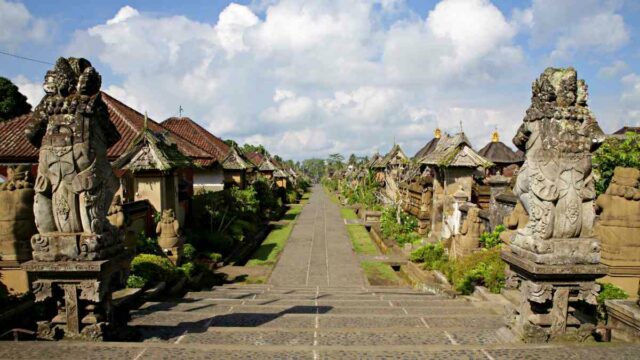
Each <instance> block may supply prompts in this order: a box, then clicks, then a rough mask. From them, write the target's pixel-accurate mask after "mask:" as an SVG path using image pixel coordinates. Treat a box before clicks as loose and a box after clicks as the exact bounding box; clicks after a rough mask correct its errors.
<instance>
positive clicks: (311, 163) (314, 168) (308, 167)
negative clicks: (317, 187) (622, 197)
mask: <svg viewBox="0 0 640 360" xmlns="http://www.w3.org/2000/svg"><path fill="white" fill-rule="evenodd" d="M300 167H301V169H302V171H303V172H304V173H305V174H306V175H307V176H308V177H310V178H311V179H314V180H316V181H317V180H319V179H320V178H321V177H322V176H323V175H324V171H325V162H324V160H322V159H315V158H314V159H305V160H303V161H302V164H301V165H300Z"/></svg>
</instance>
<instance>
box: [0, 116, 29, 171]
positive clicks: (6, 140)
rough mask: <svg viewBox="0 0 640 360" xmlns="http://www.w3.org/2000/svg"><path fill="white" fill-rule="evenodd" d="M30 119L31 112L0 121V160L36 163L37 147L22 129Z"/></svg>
mask: <svg viewBox="0 0 640 360" xmlns="http://www.w3.org/2000/svg"><path fill="white" fill-rule="evenodd" d="M30 121H31V114H26V115H22V116H18V117H16V118H13V119H10V120H7V121H3V122H0V136H2V141H0V162H5V163H21V162H24V163H37V162H38V149H36V148H35V147H34V146H33V145H31V143H30V142H29V141H28V140H27V137H26V136H25V134H24V130H25V129H26V128H27V126H28V125H29V122H30Z"/></svg>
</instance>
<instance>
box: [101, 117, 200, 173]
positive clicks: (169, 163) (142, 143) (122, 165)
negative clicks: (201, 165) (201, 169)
mask: <svg viewBox="0 0 640 360" xmlns="http://www.w3.org/2000/svg"><path fill="white" fill-rule="evenodd" d="M112 165H113V167H114V168H116V169H124V170H129V171H132V172H140V171H154V170H155V171H163V172H165V171H170V170H172V169H176V168H184V167H191V166H193V164H192V162H191V160H190V159H189V158H188V157H187V156H186V155H184V154H183V153H182V152H180V150H179V149H178V146H177V145H176V144H175V142H174V141H173V139H171V136H170V135H169V134H168V133H156V132H153V131H151V130H150V129H149V128H146V127H145V128H143V129H142V131H141V132H140V133H139V134H138V136H137V137H136V138H134V139H133V141H131V144H130V145H129V149H128V150H127V151H126V152H125V153H124V154H122V156H120V157H119V158H118V159H116V160H115V161H114V162H113V164H112Z"/></svg>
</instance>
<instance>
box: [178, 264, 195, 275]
mask: <svg viewBox="0 0 640 360" xmlns="http://www.w3.org/2000/svg"><path fill="white" fill-rule="evenodd" d="M178 270H179V271H181V272H182V274H183V275H184V276H185V277H186V278H187V279H191V278H192V277H193V276H194V275H196V274H197V272H198V271H197V270H198V268H197V267H196V265H195V264H194V263H192V262H187V263H184V264H182V266H180V267H178Z"/></svg>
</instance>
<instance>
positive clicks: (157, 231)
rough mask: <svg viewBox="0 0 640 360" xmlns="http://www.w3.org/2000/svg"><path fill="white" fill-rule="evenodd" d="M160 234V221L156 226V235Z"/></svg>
mask: <svg viewBox="0 0 640 360" xmlns="http://www.w3.org/2000/svg"><path fill="white" fill-rule="evenodd" d="M161 233H162V221H161V222H159V223H158V225H156V234H158V235H160V234H161Z"/></svg>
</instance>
